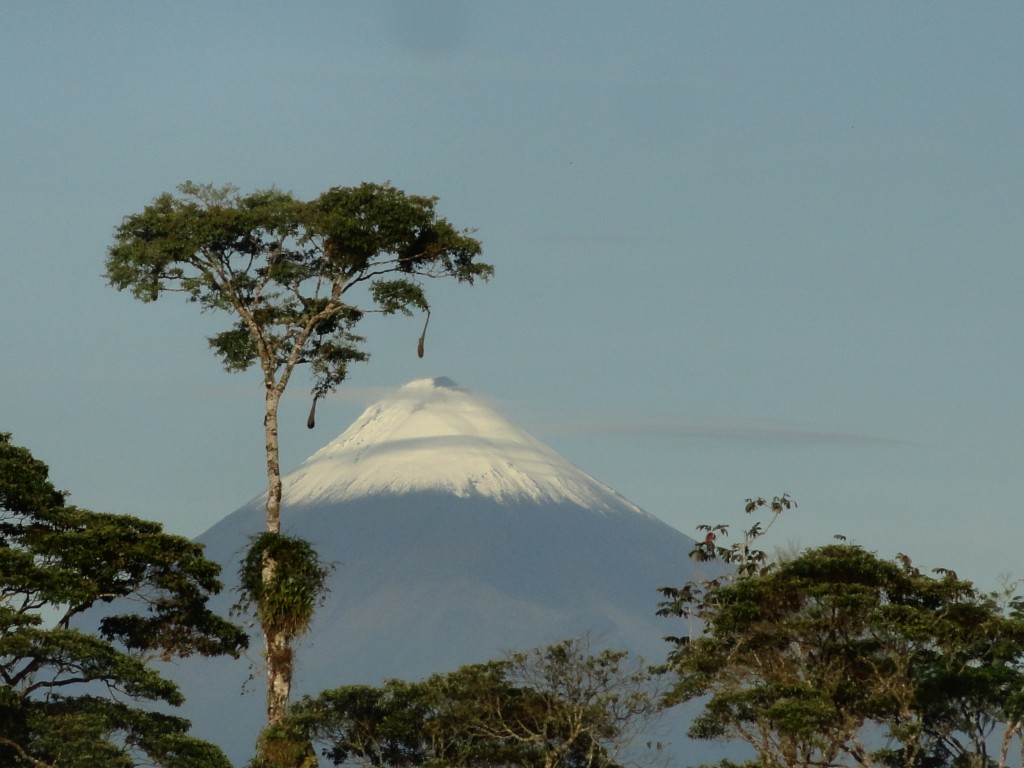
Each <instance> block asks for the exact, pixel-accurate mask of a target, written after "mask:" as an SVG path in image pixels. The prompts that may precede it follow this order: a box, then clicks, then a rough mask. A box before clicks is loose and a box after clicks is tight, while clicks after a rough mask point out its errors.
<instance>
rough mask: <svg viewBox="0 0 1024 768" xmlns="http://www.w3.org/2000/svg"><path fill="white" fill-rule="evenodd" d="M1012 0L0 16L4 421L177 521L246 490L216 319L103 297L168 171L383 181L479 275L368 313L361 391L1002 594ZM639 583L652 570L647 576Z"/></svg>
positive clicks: (44, 453)
mask: <svg viewBox="0 0 1024 768" xmlns="http://www.w3.org/2000/svg"><path fill="white" fill-rule="evenodd" d="M1022 39H1024V5H1022V4H1020V3H1018V2H1012V3H984V4H976V3H943V2H901V3H888V2H886V3H870V2H863V3H819V2H805V3H796V2H771V3H753V2H737V3H711V2H708V3H684V2H664V3H652V2H646V3H631V4H626V3H615V4H613V3H603V4H602V3H594V2H572V3H551V2H515V3H509V2H468V1H467V2H415V3H414V2H401V3H400V2H360V3H354V2H305V3H299V4H295V3H284V2H207V1H206V0H203V2H189V1H184V2H175V3H165V4H156V3H138V2H130V1H128V0H125V1H123V2H92V3H80V2H41V3H27V2H24V3H17V2H7V3H4V4H2V5H0V65H2V71H3V72H4V77H3V78H2V80H0V136H2V142H0V169H2V175H0V224H2V231H3V233H4V239H3V243H2V244H0V264H2V267H3V273H2V278H0V322H2V326H0V328H2V331H0V393H2V400H0V402H2V407H0V416H2V418H0V429H3V430H9V431H12V432H13V433H14V439H15V442H17V443H19V444H23V445H27V446H28V447H30V448H31V449H32V450H33V451H34V452H35V453H36V454H37V455H38V456H39V457H40V458H43V459H44V460H45V461H47V462H48V463H49V464H50V465H51V467H52V469H53V477H54V479H55V481H56V482H57V483H58V484H59V485H61V486H62V487H65V488H67V489H69V490H70V491H71V492H72V494H73V496H72V498H73V500H74V501H75V502H77V503H79V504H82V505H85V506H89V507H92V508H95V509H101V510H107V511H117V512H128V513H133V514H138V515H140V516H143V517H150V518H155V519H158V520H161V521H162V522H164V523H165V524H166V526H167V527H168V529H170V530H171V531H174V532H177V533H183V534H187V535H197V534H199V533H200V532H202V531H203V530H205V529H206V528H207V527H208V526H209V525H211V524H212V523H213V522H215V521H216V520H217V519H219V518H220V517H221V516H222V515H224V514H226V513H228V512H230V511H232V510H234V509H235V508H236V507H238V506H240V505H241V504H242V503H244V502H245V501H247V500H248V499H249V498H251V497H252V496H254V495H256V494H257V493H258V492H260V490H261V489H262V487H263V482H264V480H263V467H262V438H261V429H262V427H261V418H262V403H261V391H260V386H259V382H258V380H257V378H256V377H254V376H230V375H228V374H226V373H223V372H222V371H221V370H220V368H219V366H218V364H217V362H216V360H215V359H214V358H213V356H212V355H211V354H210V353H209V352H208V351H207V349H206V344H205V341H204V336H205V335H208V334H209V333H211V332H213V331H214V330H216V329H219V328H220V327H221V326H222V323H223V322H224V321H223V319H222V318H218V317H216V316H200V315H197V314H196V313H195V311H194V308H193V307H190V306H185V305H183V304H179V303H178V302H176V301H175V300H174V299H173V298H171V299H169V300H167V301H161V302H159V303H158V304H156V305H148V306H144V305H141V304H138V303H136V302H135V301H133V300H132V299H131V298H130V297H129V296H127V295H124V294H118V293H117V292H115V291H114V290H113V289H110V288H108V287H106V286H105V284H104V281H103V279H102V277H101V273H102V270H103V259H104V256H105V251H106V248H107V245H108V244H109V242H110V237H111V233H112V231H113V228H114V227H115V226H116V225H117V223H118V222H119V221H120V219H121V217H122V216H124V215H126V214H128V213H131V212H135V211H137V210H140V209H141V208H142V207H143V206H144V205H146V204H147V203H148V202H149V201H150V200H151V199H152V198H153V197H154V196H156V195H157V194H159V193H160V192H162V191H165V190H172V189H173V188H174V187H175V186H176V185H177V184H178V183H180V182H182V181H184V180H185V179H193V180H195V181H209V182H214V183H224V182H233V183H235V184H238V185H239V186H240V187H242V189H243V190H251V189H254V188H258V187H265V186H269V185H272V184H273V185H277V186H279V187H282V188H285V189H290V190H292V191H294V192H295V193H296V194H298V195H300V196H303V197H310V196H314V195H316V194H318V193H319V192H321V191H322V190H324V189H326V188H327V187H330V186H336V185H349V184H357V183H359V182H361V181H364V180H369V181H385V180H390V181H392V182H393V183H394V184H395V185H396V186H398V187H401V188H403V189H405V190H407V191H409V192H411V193H417V194H435V195H438V196H440V197H441V206H440V207H441V210H442V212H443V213H444V215H446V216H447V217H448V218H450V219H451V220H452V221H453V222H454V223H456V224H457V225H459V226H466V227H476V228H477V229H478V235H479V237H480V238H481V239H482V241H483V243H484V246H485V253H486V257H487V260H488V261H490V262H491V263H493V264H494V265H495V267H496V269H497V274H496V277H495V279H494V280H493V281H492V282H491V283H490V284H487V285H482V286H478V287H475V288H471V289H469V288H463V287H456V286H447V285H438V286H436V289H435V290H434V291H433V293H432V301H433V306H434V312H433V316H432V319H431V323H430V334H429V336H428V340H427V355H426V358H425V359H423V360H419V359H418V358H417V357H416V354H415V349H416V339H417V337H418V335H419V332H420V328H421V321H420V320H418V319H414V320H409V321H406V320H403V319H396V318H388V319H386V320H373V321H371V322H368V323H367V324H366V326H365V328H364V331H365V332H366V334H367V335H368V336H369V346H368V348H369V350H370V352H371V353H372V359H371V361H370V362H369V363H368V364H366V365H362V366H357V367H355V368H354V370H353V371H352V374H351V377H350V385H349V386H348V387H347V388H346V389H345V391H344V392H342V393H340V394H339V395H338V396H336V397H334V398H332V399H331V400H329V401H327V402H325V403H322V404H321V406H320V408H319V409H318V412H319V413H318V415H319V424H318V426H317V429H316V430H315V431H313V432H307V430H306V429H305V417H306V411H307V410H308V404H309V400H308V395H307V390H308V383H307V381H306V380H305V379H303V378H299V379H297V380H296V381H295V382H294V383H293V386H292V391H291V399H290V400H289V401H288V402H287V403H286V404H285V406H284V409H283V413H282V417H283V421H284V427H283V431H282V439H283V463H284V466H285V468H286V469H292V468H294V467H295V466H297V465H298V464H299V463H300V462H301V461H302V460H303V459H304V458H305V457H306V456H308V455H309V454H310V453H312V452H313V451H314V450H316V449H317V448H318V447H320V446H321V445H323V444H324V443H326V442H328V441H329V440H330V439H332V438H333V437H334V436H336V435H337V434H338V433H339V432H341V431H342V430H343V429H344V428H345V427H347V426H348V425H349V423H351V421H353V420H354V419H355V418H356V416H357V415H358V414H359V412H360V411H361V409H362V407H363V406H365V405H366V404H368V403H369V402H370V401H372V400H374V399H376V397H377V395H378V393H379V391H380V389H381V388H385V387H392V386H397V385H400V384H403V383H405V382H406V381H408V380H410V379H413V378H418V377H421V376H440V375H445V376H450V377H451V378H453V379H455V380H456V381H457V382H459V383H460V384H462V385H463V386H465V387H467V388H469V389H472V390H473V391H475V392H477V393H478V394H481V395H484V396H487V397H489V398H492V399H493V402H494V403H495V405H496V407H497V408H498V409H499V410H500V411H501V412H502V413H504V414H505V415H506V416H508V417H509V418H511V419H512V420H513V421H515V422H517V423H519V424H520V425H522V426H524V427H525V428H527V429H528V430H530V431H532V432H533V433H534V434H535V435H536V436H537V437H539V438H541V439H542V440H544V441H545V442H547V443H549V444H550V445H552V446H553V447H554V448H556V449H557V450H559V451H560V452H561V453H563V454H564V455H565V456H566V457H567V458H568V459H570V460H571V461H573V462H574V463H576V464H578V465H579V466H581V467H582V468H583V469H585V470H587V471H588V472H590V473H591V474H593V475H595V476H596V477H598V478H599V479H601V480H603V481H604V482H606V483H608V484H609V485H611V486H613V487H614V488H616V489H617V490H619V491H620V492H621V493H623V494H624V495H625V496H627V497H628V498H630V499H631V500H632V501H634V502H635V503H637V504H639V505H640V506H642V507H644V508H646V509H647V510H649V511H650V512H652V513H654V514H656V515H658V516H659V517H661V518H663V519H665V520H667V521H668V522H670V523H672V524H674V525H675V526H676V527H678V528H680V529H681V530H683V531H684V532H687V533H693V528H694V526H695V525H696V524H698V523H701V522H718V521H734V522H742V520H741V518H742V513H741V509H742V505H743V500H744V498H746V497H747V496H749V495H757V494H763V495H771V494H775V493H780V492H782V491H788V492H789V493H790V494H792V495H793V497H794V498H795V499H796V500H797V502H798V503H799V504H800V507H799V509H798V510H797V511H796V512H795V513H793V514H792V519H791V520H790V521H789V522H788V523H786V524H783V525H782V526H780V528H779V534H778V537H777V539H776V541H778V542H779V543H783V542H784V541H785V540H786V539H794V540H797V541H799V542H801V543H804V544H818V543H824V542H827V541H828V540H829V539H830V537H831V535H832V534H833V533H837V532H841V533H845V534H846V535H848V536H850V537H851V538H852V539H854V540H856V541H858V542H860V543H862V544H864V545H865V546H867V547H869V548H872V549H876V550H878V551H879V552H881V553H883V554H887V555H888V554H894V553H895V552H896V551H904V552H907V553H908V554H910V555H911V556H913V557H915V558H916V559H918V560H920V561H922V563H923V564H926V565H930V566H932V565H941V566H948V567H952V568H955V569H957V570H958V571H959V572H960V573H961V574H962V575H964V576H967V577H970V578H975V579H978V580H979V581H981V582H983V583H985V584H986V585H990V584H991V585H994V584H995V583H996V579H997V576H998V574H999V573H1001V572H1015V573H1016V574H1018V575H1024V562H1022V558H1021V556H1020V554H1019V549H1020V545H1019V542H1020V539H1021V536H1020V534H1021V527H1022V526H1021V517H1022V513H1024V438H1022V435H1024V397H1022V383H1021V382H1022V381H1024V356H1022V350H1021V330H1022V328H1024V300H1022V296H1021V289H1022V286H1024V261H1022V259H1021V250H1022V248H1021V246H1022V242H1024V215H1022V213H1024V47H1022V46H1021V44H1020V41H1021V40H1022ZM656 586H660V585H652V587H656Z"/></svg>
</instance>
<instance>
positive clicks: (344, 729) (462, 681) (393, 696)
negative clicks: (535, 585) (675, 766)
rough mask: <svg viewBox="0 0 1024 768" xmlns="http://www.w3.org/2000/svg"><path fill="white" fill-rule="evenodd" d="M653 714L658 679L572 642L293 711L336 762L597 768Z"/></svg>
mask: <svg viewBox="0 0 1024 768" xmlns="http://www.w3.org/2000/svg"><path fill="white" fill-rule="evenodd" d="M656 710H657V678H656V677H655V676H653V675H652V674H651V673H650V672H649V671H648V670H647V669H646V668H644V667H643V664H642V663H640V662H637V663H635V664H633V663H631V662H629V660H628V658H627V656H626V654H625V653H623V652H620V651H603V652H601V653H598V654H591V653H590V652H589V643H588V641H587V640H586V639H581V640H567V641H564V642H562V643H558V644H556V645H553V646H551V647H549V648H546V649H537V650H535V651H531V652H528V653H519V654H512V655H510V656H509V657H508V658H507V659H504V660H501V661H492V662H489V663H486V664H473V665H469V666H465V667H462V668H460V669H459V670H457V671H455V672H452V673H449V674H445V675H434V676H432V677H430V678H427V679H426V680H423V681H420V682H406V681H402V680H389V681H387V682H386V683H385V684H384V685H383V686H381V687H379V688H377V687H372V686H366V685H351V686H344V687H342V688H336V689H334V690H330V691H325V692H323V693H321V694H320V695H319V696H317V697H315V698H310V697H306V698H305V699H303V700H302V701H301V702H299V703H297V704H296V705H294V706H293V707H292V708H291V710H290V713H289V718H288V727H289V728H290V729H292V733H293V736H296V735H298V736H299V738H297V741H302V739H303V738H304V739H305V740H306V743H308V742H309V741H313V742H314V743H318V744H322V745H325V747H324V752H323V754H324V755H325V756H326V757H328V758H329V759H330V760H331V761H332V762H334V764H336V765H343V764H352V763H354V764H363V765H373V766H391V767H394V768H409V767H410V766H451V767H452V768H475V767H479V768H487V767H488V766H494V767H495V768H497V767H498V766H524V767H536V768H554V766H565V767H566V768H601V767H606V768H607V767H609V766H614V765H616V757H617V755H618V753H619V751H620V750H621V749H622V748H623V747H624V746H625V745H626V744H627V743H628V742H629V741H630V739H631V738H632V737H633V736H635V735H636V734H637V733H638V732H639V731H640V730H642V728H643V727H644V726H645V725H647V723H648V722H649V720H650V718H652V717H653V716H654V714H655V712H656Z"/></svg>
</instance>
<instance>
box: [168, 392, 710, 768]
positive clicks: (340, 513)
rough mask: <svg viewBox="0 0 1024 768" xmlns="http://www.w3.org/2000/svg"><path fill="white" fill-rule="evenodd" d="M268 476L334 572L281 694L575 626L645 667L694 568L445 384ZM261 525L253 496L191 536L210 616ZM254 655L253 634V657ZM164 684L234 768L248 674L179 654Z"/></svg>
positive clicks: (668, 538) (474, 657)
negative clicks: (671, 588) (667, 604)
mask: <svg viewBox="0 0 1024 768" xmlns="http://www.w3.org/2000/svg"><path fill="white" fill-rule="evenodd" d="M283 482H284V489H285V490H284V498H283V510H282V515H281V519H282V524H283V530H284V532H285V533H287V534H290V535H296V536H301V537H303V538H305V539H307V540H309V541H310V542H311V543H312V544H313V545H314V546H315V547H316V549H317V551H318V552H319V553H320V556H321V557H322V558H323V559H324V560H325V561H327V562H330V563H334V564H336V569H335V571H334V573H333V574H332V576H331V580H330V584H329V587H330V594H329V596H328V599H327V602H326V604H325V605H324V606H323V607H322V608H321V609H320V610H319V611H318V613H317V617H316V619H315V621H314V624H313V627H312V631H311V633H310V636H309V638H308V639H307V640H306V641H304V642H303V643H302V645H301V646H300V648H299V650H298V652H297V655H296V659H297V666H296V678H295V684H296V686H295V687H296V694H297V695H301V694H303V693H315V692H318V691H320V690H323V689H325V688H330V687H335V686H338V685H342V684H346V683H379V682H380V681H381V680H383V679H384V678H388V677H397V678H406V679H418V678H421V677H424V676H426V675H428V674H431V673H433V672H443V671H449V670H452V669H455V668H456V667H458V666H461V665H463V664H469V663H472V662H479V661H486V660H488V659H492V658H497V657H499V656H500V655H501V654H502V653H503V652H505V651H507V650H514V649H527V648H532V647H537V646H543V645H547V644H549V643H552V642H556V641H558V640H560V639H563V638H568V637H574V636H578V635H581V634H583V633H585V632H589V633H591V635H592V636H593V637H594V638H595V639H596V640H597V641H598V642H599V643H601V644H604V645H607V646H609V647H616V648H627V649H630V650H632V651H634V652H637V653H640V654H642V655H643V656H644V657H645V658H647V659H648V660H651V661H660V660H662V659H664V657H665V654H666V652H667V646H666V644H665V643H664V641H663V639H662V638H663V636H664V635H666V634H678V633H679V627H678V626H674V625H673V624H672V622H669V621H666V620H665V619H660V618H658V617H656V616H655V611H656V608H657V601H658V599H659V595H658V593H657V589H658V588H659V587H661V586H665V585H669V584H671V585H675V584H680V583H683V582H685V581H687V580H689V579H691V578H695V577H697V576H698V571H697V570H696V569H697V568H699V567H700V566H697V565H695V564H694V563H693V562H692V561H691V560H690V559H689V558H688V554H689V552H690V550H691V549H692V547H693V540H692V539H690V538H689V537H687V536H684V535H683V534H682V533H680V532H679V531H677V530H675V529H674V528H672V527H670V526H669V525H667V524H665V523H664V522H662V521H661V520H658V519H657V518H656V517H654V516H653V515H650V514H648V513H646V512H644V511H643V510H641V509H640V508H639V507H638V506H636V505H635V504H633V503H632V502H630V501H628V500H626V499H625V498H623V497H622V496H620V495H619V494H618V493H616V492H615V491H613V490H612V489H610V488H608V487H607V486H606V485H604V484H603V483H601V482H599V481H598V480H596V479H594V478H593V477H591V476H590V475H588V474H587V473H586V472H584V471H583V470H581V469H579V468H578V467H576V466H575V465H573V464H572V463H571V462H569V461H567V460H566V459H564V458H562V457H561V456H560V455H558V453H556V452H555V451H554V450H552V449H551V448H549V447H547V446H545V445H544V444H543V443H541V442H539V441H538V440H536V439H535V438H533V437H531V436H530V435H528V434H527V433H526V432H525V431H523V430H522V429H520V428H519V427H516V426H514V425H513V424H511V423H510V422H508V421H507V420H506V419H505V418H503V417H502V416H500V415H498V414H497V413H496V412H495V411H494V410H493V409H492V408H490V407H489V406H488V405H486V404H485V403H484V402H483V401H482V400H481V399H480V398H478V397H476V396H475V395H473V394H472V393H471V392H469V391H468V390H466V389H463V388H461V387H459V386H458V385H456V384H455V383H454V382H453V381H452V380H451V379H448V378H444V377H441V378H433V379H418V380H416V381H413V382H410V383H409V384H407V385H405V386H404V387H401V388H399V389H397V390H395V391H394V392H393V393H392V394H391V395H389V396H387V397H385V398H383V399H382V400H381V401H380V402H378V403H376V404H374V405H372V406H370V407H369V408H367V409H366V411H365V412H364V413H363V414H362V415H361V416H360V417H359V418H358V419H357V420H356V421H355V422H354V423H353V424H352V426H351V427H349V428H348V429H347V430H345V431H344V432H343V433H342V434H341V435H339V436H338V437H337V438H336V439H335V440H332V441H331V442H330V443H329V444H327V445H326V446H325V447H324V448H322V449H321V450H319V451H317V452H316V453H315V454H313V455H312V456H311V457H310V458H309V459H308V460H307V461H305V462H304V463H303V464H302V465H301V466H300V467H299V468H298V469H297V470H295V471H294V472H292V473H290V474H288V475H287V476H286V477H285V478H284V481H283ZM263 525H264V509H263V497H262V496H261V497H256V498H254V499H253V500H252V501H250V502H249V503H248V504H246V505H244V506H243V507H241V508H240V509H238V510H237V511H235V512H233V513H232V514H230V515H228V516H227V517H225V518H224V519H223V520H221V521H220V522H219V523H217V524H216V525H214V526H213V527H212V528H210V530H208V531H207V532H206V533H205V534H203V535H202V536H201V537H200V538H199V541H200V542H202V543H203V544H205V545H206V548H207V549H206V551H207V554H208V556H210V557H211V558H212V559H214V560H216V561H218V562H220V563H221V564H222V565H223V567H224V571H223V577H224V580H225V581H226V582H227V590H226V591H225V592H224V593H223V594H222V595H221V596H219V598H218V600H219V603H218V605H219V607H220V608H221V609H222V610H223V611H224V612H225V613H226V612H227V610H228V608H229V607H230V605H231V603H232V602H233V601H234V599H235V597H236V596H235V594H234V593H233V592H232V589H233V588H234V585H235V582H236V579H235V574H236V572H237V570H238V562H239V560H240V558H241V555H242V553H243V551H244V549H245V547H246V545H247V543H248V540H249V538H250V537H251V536H253V535H255V534H257V533H259V532H260V531H261V530H262V528H263ZM260 648H261V640H260V639H259V638H258V637H256V636H255V635H254V637H253V641H252V651H251V654H250V655H251V656H252V658H253V659H255V660H257V661H258V659H259V653H260ZM250 673H252V674H253V676H254V678H255V682H253V683H251V684H248V689H249V691H250V692H249V693H248V694H247V695H245V696H244V697H241V698H240V692H241V690H242V688H243V687H244V686H246V681H247V679H248V678H249V676H250ZM169 674H170V675H171V676H172V677H173V678H174V679H176V680H177V681H179V683H180V684H181V686H182V689H183V691H184V693H185V694H186V697H187V703H186V705H185V707H184V708H183V711H182V714H184V715H185V716H186V717H188V718H189V719H191V720H192V721H193V723H194V724H195V728H196V733H197V735H199V736H201V737H203V738H208V739H210V740H212V741H214V742H216V743H218V744H221V746H223V747H224V749H225V750H226V751H227V753H228V756H229V757H230V758H231V759H232V760H233V761H234V762H235V763H236V764H238V765H242V764H244V762H245V760H246V759H248V757H250V756H251V749H252V745H253V744H254V742H255V738H256V735H257V734H258V732H259V729H260V727H261V724H262V722H263V717H264V714H263V713H264V706H263V688H262V682H261V678H262V672H261V671H259V670H258V669H256V670H250V668H249V666H248V665H247V664H246V663H245V662H244V661H243V662H238V661H232V660H229V659H217V660H202V659H190V660H187V661H185V662H183V663H182V664H181V665H179V666H177V667H174V668H172V669H171V670H170V671H169Z"/></svg>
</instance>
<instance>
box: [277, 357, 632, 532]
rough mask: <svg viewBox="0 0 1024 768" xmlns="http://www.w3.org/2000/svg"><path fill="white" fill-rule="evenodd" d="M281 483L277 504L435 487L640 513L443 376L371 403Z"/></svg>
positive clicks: (506, 498) (498, 497)
mask: <svg viewBox="0 0 1024 768" xmlns="http://www.w3.org/2000/svg"><path fill="white" fill-rule="evenodd" d="M283 484H284V499H283V501H284V503H285V504H286V505H294V504H311V503H317V504H319V503H324V502H337V501H346V500H352V499H358V498H361V497H364V496H369V495H372V494H380V493H410V492H416V491H441V492H446V493H451V494H454V495H455V496H459V497H471V496H484V497H490V498H493V499H496V500H498V501H516V500H523V501H533V502H539V503H545V502H555V503H557V502H571V503H575V504H579V505H582V506H584V507H586V508H588V509H592V510H594V511H597V512H620V513H621V512H635V513H639V514H642V515H644V516H645V517H647V516H649V515H648V514H647V513H646V512H644V511H642V510H641V509H640V508H639V507H637V506H636V505H634V504H632V503H631V502H629V501H627V500H626V499H625V498H623V497H622V496H620V495H619V494H618V493H616V492H615V491H613V490H612V489H611V488H609V487H608V486H606V485H604V484H603V483H601V482H599V481H597V480H595V479H594V478H593V477H591V476H590V475H588V474H587V473H586V472H584V471H583V470H581V469H579V468H578V467H576V466H575V465H573V464H572V463H570V462H569V461H567V460H565V459H564V458H562V457H561V456H560V455H559V454H557V453H556V452H555V451H554V450H552V449H551V448H549V447H547V446H546V445H544V444H543V443H541V442H539V441H538V440H536V439H534V438H533V437H531V436H530V435H529V434H527V433H526V432H525V431H523V430H522V429H520V428H519V427H516V426H514V425H513V424H511V423H510V422H508V421H507V420H506V419H504V418H503V417H501V416H499V415H498V414H497V413H496V412H495V411H494V410H492V409H491V408H489V407H488V406H486V405H485V404H484V403H483V402H482V401H481V400H480V399H479V398H477V397H475V396H474V395H472V394H471V393H470V392H469V391H468V390H465V389H463V388H462V387H460V386H458V385H457V384H456V383H455V382H454V381H452V380H451V379H449V378H446V377H438V378H434V379H417V380H415V381H412V382H410V383H408V384H406V385H405V386H403V387H401V388H399V389H397V390H396V391H395V392H394V393H393V394H392V395H391V396H389V397H386V398H384V399H383V400H381V401H380V402H378V403H376V404H375V405H372V406H370V407H369V408H367V409H366V411H364V412H363V415H362V416H360V417H359V418H358V419H357V420H356V421H355V422H354V423H353V424H352V426H350V427H349V428H348V429H347V430H345V431H344V432H343V433H342V434H341V435H340V436H338V437H337V438H336V439H334V440H333V441H331V442H330V443H328V444H327V445H326V446H324V447H323V448H321V449H320V450H319V451H317V452H316V453H314V454H313V455H312V456H310V457H309V458H308V459H307V460H306V461H305V463H303V464H302V466H300V467H299V468H298V469H297V470H295V471H294V472H292V473H290V474H289V475H287V476H286V477H285V478H284V480H283Z"/></svg>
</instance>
